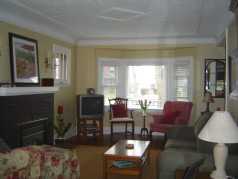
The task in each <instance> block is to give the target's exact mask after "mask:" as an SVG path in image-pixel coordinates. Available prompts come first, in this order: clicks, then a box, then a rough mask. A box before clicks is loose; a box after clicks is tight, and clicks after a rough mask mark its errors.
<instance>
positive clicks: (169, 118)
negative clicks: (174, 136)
mask: <svg viewBox="0 0 238 179" xmlns="http://www.w3.org/2000/svg"><path fill="white" fill-rule="evenodd" d="M179 113H180V111H170V110H165V111H164V114H163V121H162V122H163V123H167V124H174V121H175V118H176V117H177V116H178V115H179Z"/></svg>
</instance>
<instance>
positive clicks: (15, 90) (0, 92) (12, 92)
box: [0, 87, 59, 96]
mask: <svg viewBox="0 0 238 179" xmlns="http://www.w3.org/2000/svg"><path fill="white" fill-rule="evenodd" d="M57 91H59V88H58V87H7V88H4V87H0V96H19V95H32V94H47V93H56V92H57Z"/></svg>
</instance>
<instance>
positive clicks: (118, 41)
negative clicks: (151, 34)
mask: <svg viewBox="0 0 238 179" xmlns="http://www.w3.org/2000/svg"><path fill="white" fill-rule="evenodd" d="M207 43H216V39H215V38H181V37H179V38H164V37H163V38H131V39H130V38H128V39H97V40H93V39H88V40H87V39H85V40H79V41H78V43H77V45H78V46H92V45H149V44H150V45H154V44H155V45H157V44H207Z"/></svg>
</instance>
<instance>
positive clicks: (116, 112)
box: [112, 104, 128, 118]
mask: <svg viewBox="0 0 238 179" xmlns="http://www.w3.org/2000/svg"><path fill="white" fill-rule="evenodd" d="M112 114H113V117H115V118H117V117H128V115H127V111H126V104H115V105H112Z"/></svg>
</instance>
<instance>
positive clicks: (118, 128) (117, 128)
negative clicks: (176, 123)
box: [55, 125, 164, 139]
mask: <svg viewBox="0 0 238 179" xmlns="http://www.w3.org/2000/svg"><path fill="white" fill-rule="evenodd" d="M127 130H128V131H132V130H131V126H128V127H127ZM134 130H135V131H134V132H135V134H140V131H141V127H135V129H134ZM148 130H149V131H150V129H149V128H148ZM124 131H125V127H124V126H114V127H113V132H124ZM103 134H111V127H104V128H103ZM76 135H77V128H76V127H75V126H73V125H72V126H71V128H70V129H69V131H68V132H66V134H65V139H68V138H70V137H73V136H76ZM152 135H153V136H164V134H163V133H159V132H153V133H152ZM55 138H56V136H55Z"/></svg>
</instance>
